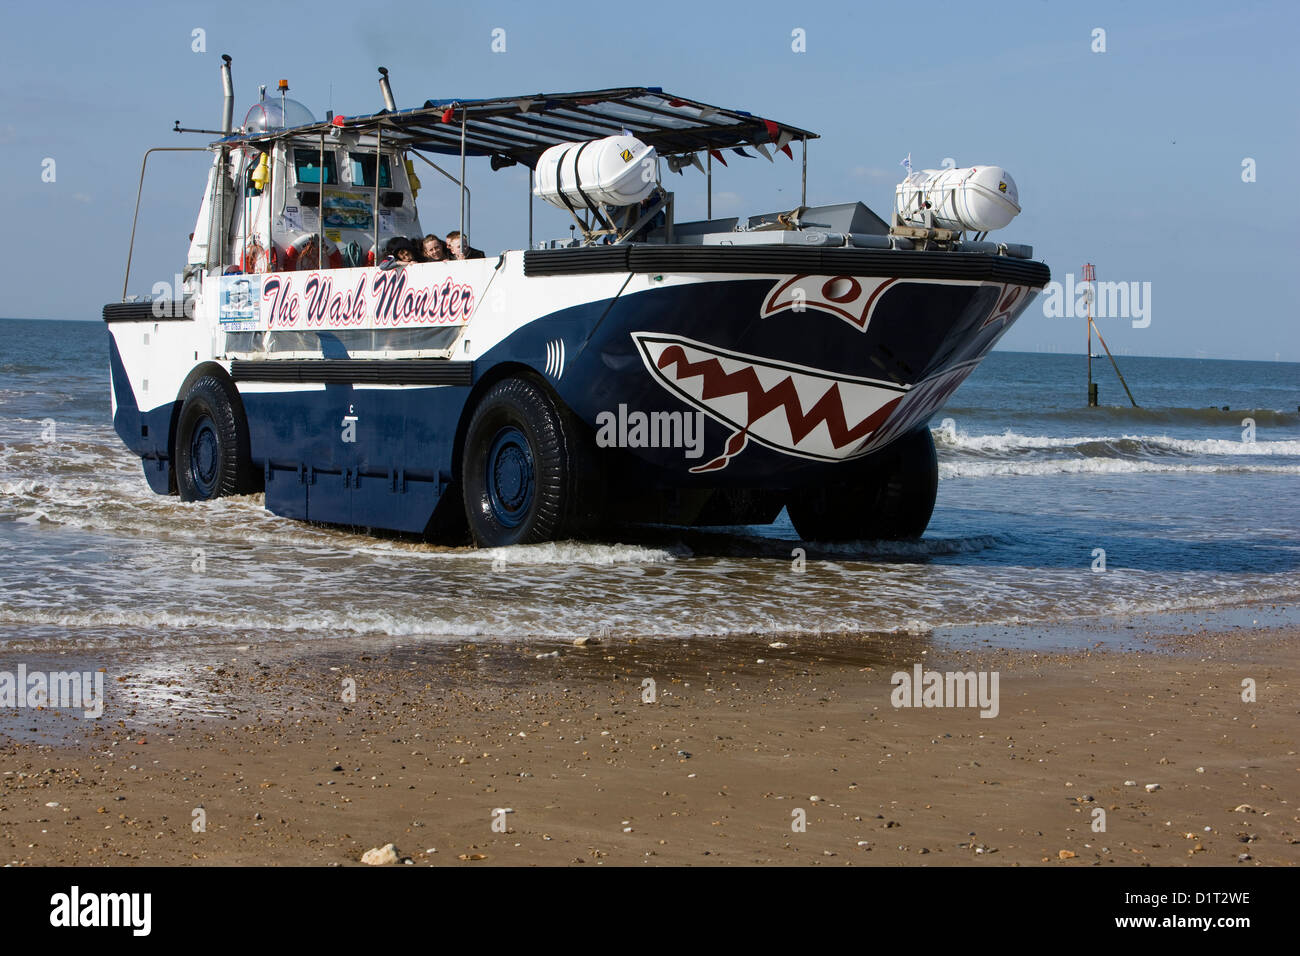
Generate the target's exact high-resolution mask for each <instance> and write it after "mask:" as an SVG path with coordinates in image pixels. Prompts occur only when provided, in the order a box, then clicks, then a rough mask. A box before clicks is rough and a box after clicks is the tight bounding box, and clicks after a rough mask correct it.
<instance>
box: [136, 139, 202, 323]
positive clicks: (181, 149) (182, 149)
mask: <svg viewBox="0 0 1300 956" xmlns="http://www.w3.org/2000/svg"><path fill="white" fill-rule="evenodd" d="M206 152H208V148H207V147H206V146H155V147H154V148H153V149H146V150H145V151H144V159H142V160H141V161H140V186H139V188H138V189H136V192H135V215H134V216H132V217H131V244H130V245H129V246H127V249H126V276H125V277H123V279H122V301H123V302H125V301H126V287H127V284H128V283H129V282H130V281H131V256H132V255H133V254H134V253H135V227H136V225H137V224H138V223H139V221H140V198H141V197H142V196H143V195H144V170H145V167H146V166H147V165H148V164H149V154H150V153H206ZM208 242H209V243H211V242H212V237H211V236H209V237H208Z"/></svg>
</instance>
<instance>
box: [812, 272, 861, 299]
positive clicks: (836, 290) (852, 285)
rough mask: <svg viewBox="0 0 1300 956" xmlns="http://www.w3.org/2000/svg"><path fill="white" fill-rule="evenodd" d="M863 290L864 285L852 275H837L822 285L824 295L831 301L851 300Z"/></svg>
mask: <svg viewBox="0 0 1300 956" xmlns="http://www.w3.org/2000/svg"><path fill="white" fill-rule="evenodd" d="M861 292H862V286H861V285H859V284H858V280H857V279H854V278H852V277H851V276H836V277H835V278H834V279H831V280H830V281H829V282H827V283H826V284H825V285H824V286H822V295H824V296H825V297H826V298H827V299H829V300H830V301H831V302H851V301H852V300H854V299H856V298H857V297H858V295H859V294H860V293H861Z"/></svg>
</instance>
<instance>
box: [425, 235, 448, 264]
mask: <svg viewBox="0 0 1300 956" xmlns="http://www.w3.org/2000/svg"><path fill="white" fill-rule="evenodd" d="M421 245H422V246H423V247H424V261H425V262H446V261H447V260H448V259H449V258H451V257H450V256H449V255H448V254H447V244H446V243H445V242H443V241H442V240H441V239H439V238H438V237H437V236H435V235H434V234H433V233H429V234H428V235H427V236H425V237H424V241H423V242H422V243H421Z"/></svg>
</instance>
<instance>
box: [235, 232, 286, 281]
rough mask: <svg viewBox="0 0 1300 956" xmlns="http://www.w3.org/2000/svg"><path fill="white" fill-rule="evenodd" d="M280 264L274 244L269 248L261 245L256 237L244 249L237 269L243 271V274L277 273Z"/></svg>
mask: <svg viewBox="0 0 1300 956" xmlns="http://www.w3.org/2000/svg"><path fill="white" fill-rule="evenodd" d="M279 264H280V252H279V250H278V249H276V248H275V246H274V244H273V245H272V246H271V247H270V248H269V249H267V248H265V247H264V246H263V245H262V241H261V240H260V239H257V238H256V237H255V238H254V239H253V240H252V241H251V242H249V243H248V245H246V246H245V247H244V258H243V260H242V261H241V262H240V263H239V267H240V268H241V269H243V270H244V272H245V274H249V273H255V272H278V271H279Z"/></svg>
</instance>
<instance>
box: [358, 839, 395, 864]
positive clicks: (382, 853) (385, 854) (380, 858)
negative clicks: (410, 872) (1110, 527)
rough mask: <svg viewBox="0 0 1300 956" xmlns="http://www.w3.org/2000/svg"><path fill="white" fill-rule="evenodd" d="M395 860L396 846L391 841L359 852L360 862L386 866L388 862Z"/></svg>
mask: <svg viewBox="0 0 1300 956" xmlns="http://www.w3.org/2000/svg"><path fill="white" fill-rule="evenodd" d="M397 861H398V856H397V847H395V846H393V844H391V843H386V844H384V845H383V846H381V847H375V848H374V849H373V850H367V851H366V852H365V853H363V854H361V862H362V863H366V864H368V865H370V866H387V865H388V864H389V863H396V862H397Z"/></svg>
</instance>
